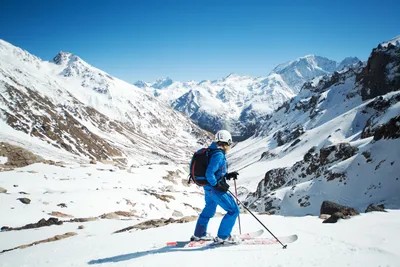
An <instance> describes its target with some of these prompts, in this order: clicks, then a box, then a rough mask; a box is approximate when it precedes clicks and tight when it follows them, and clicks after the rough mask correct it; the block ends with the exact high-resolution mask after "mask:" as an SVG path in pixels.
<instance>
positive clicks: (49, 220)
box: [2, 217, 63, 231]
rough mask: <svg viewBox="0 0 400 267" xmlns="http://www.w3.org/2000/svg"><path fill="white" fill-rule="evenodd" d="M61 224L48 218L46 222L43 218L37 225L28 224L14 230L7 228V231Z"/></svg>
mask: <svg viewBox="0 0 400 267" xmlns="http://www.w3.org/2000/svg"><path fill="white" fill-rule="evenodd" d="M61 224H63V222H62V221H60V220H58V218H54V217H50V218H49V219H47V220H46V219H44V218H43V219H41V220H40V221H38V222H37V223H30V224H27V225H25V226H22V227H16V228H12V227H7V231H18V230H25V229H33V228H40V227H45V226H51V225H61ZM3 228H4V227H3ZM3 228H2V229H3Z"/></svg>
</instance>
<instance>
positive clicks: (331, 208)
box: [320, 200, 360, 216]
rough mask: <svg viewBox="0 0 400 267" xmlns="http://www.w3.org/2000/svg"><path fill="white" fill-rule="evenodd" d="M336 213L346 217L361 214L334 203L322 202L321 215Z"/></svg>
mask: <svg viewBox="0 0 400 267" xmlns="http://www.w3.org/2000/svg"><path fill="white" fill-rule="evenodd" d="M336 212H341V213H342V214H343V215H344V216H353V215H358V214H360V213H359V212H358V211H357V210H356V209H354V208H351V207H347V206H342V205H339V204H337V203H335V202H332V201H327V200H325V201H324V202H322V205H321V210H320V214H329V215H333V214H334V213H336Z"/></svg>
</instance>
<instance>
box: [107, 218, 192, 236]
mask: <svg viewBox="0 0 400 267" xmlns="http://www.w3.org/2000/svg"><path fill="white" fill-rule="evenodd" d="M196 219H197V216H186V217H182V218H180V219H177V220H176V219H174V218H169V219H164V218H161V219H155V220H148V221H145V222H142V223H138V224H136V225H134V226H129V227H126V228H123V229H121V230H118V231H115V232H114V233H113V234H117V233H122V232H126V231H130V230H133V229H136V230H145V229H149V228H157V227H161V226H165V225H168V224H171V223H187V222H191V221H194V220H196Z"/></svg>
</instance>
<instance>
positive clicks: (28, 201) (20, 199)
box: [17, 197, 31, 204]
mask: <svg viewBox="0 0 400 267" xmlns="http://www.w3.org/2000/svg"><path fill="white" fill-rule="evenodd" d="M17 200H19V201H21V202H22V203H24V204H30V203H31V200H30V199H29V198H26V197H22V198H17Z"/></svg>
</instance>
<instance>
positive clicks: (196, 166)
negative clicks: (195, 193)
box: [188, 148, 220, 186]
mask: <svg viewBox="0 0 400 267" xmlns="http://www.w3.org/2000/svg"><path fill="white" fill-rule="evenodd" d="M218 151H220V150H219V149H212V150H211V149H209V148H202V149H200V150H198V151H196V152H194V154H193V157H192V161H191V162H190V171H189V182H188V183H189V184H190V182H191V181H193V182H194V183H195V184H197V185H199V186H205V185H207V184H208V181H207V179H206V171H207V167H208V163H209V162H210V158H211V156H212V155H213V154H214V153H216V152H218Z"/></svg>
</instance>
